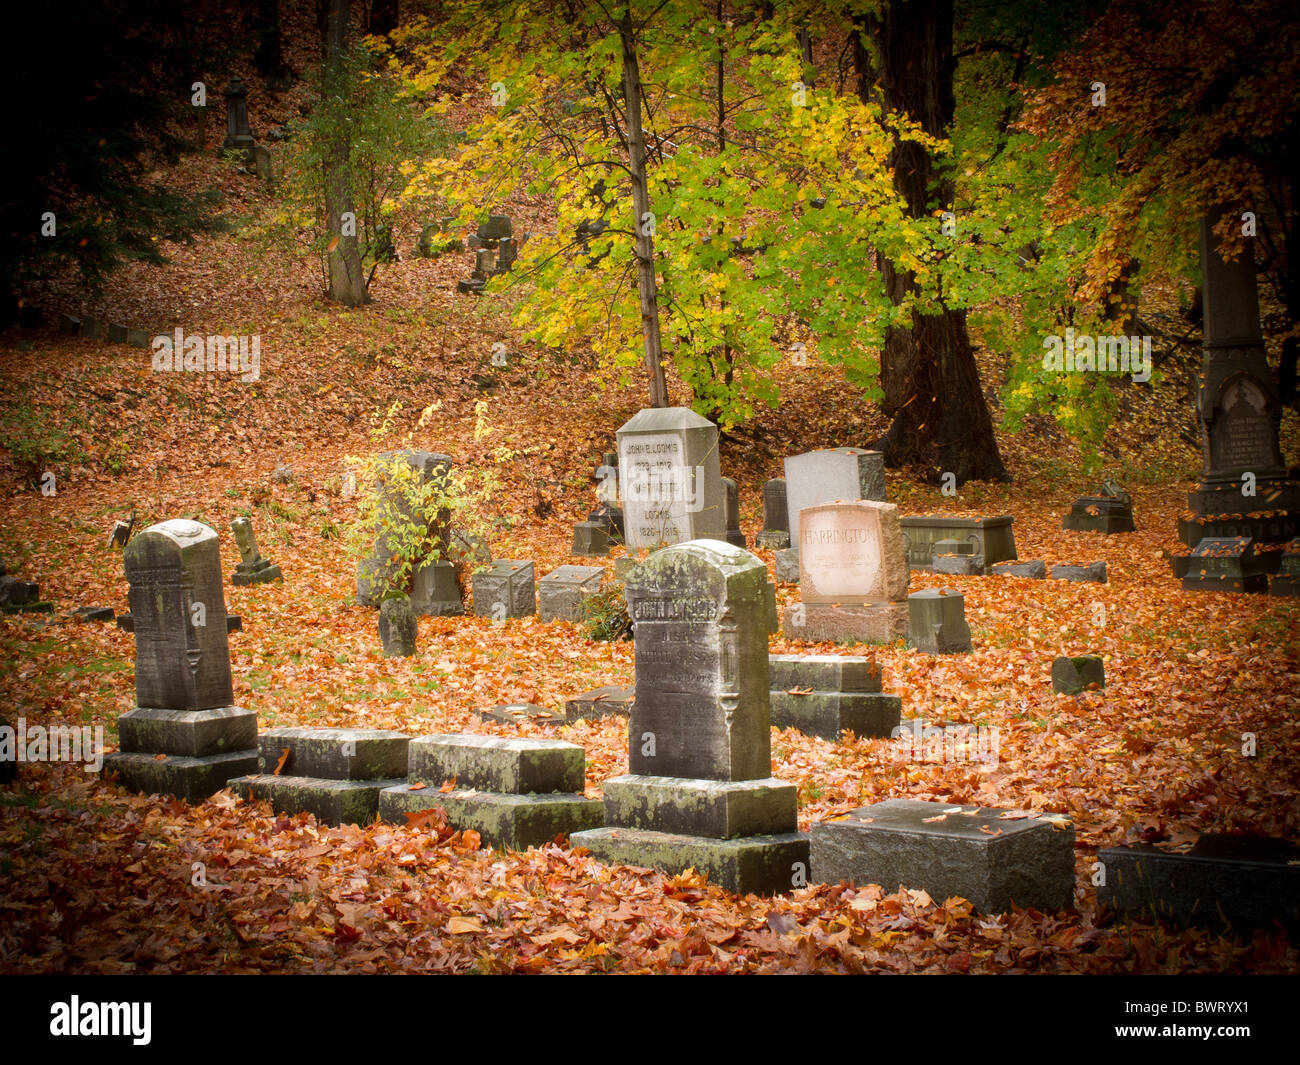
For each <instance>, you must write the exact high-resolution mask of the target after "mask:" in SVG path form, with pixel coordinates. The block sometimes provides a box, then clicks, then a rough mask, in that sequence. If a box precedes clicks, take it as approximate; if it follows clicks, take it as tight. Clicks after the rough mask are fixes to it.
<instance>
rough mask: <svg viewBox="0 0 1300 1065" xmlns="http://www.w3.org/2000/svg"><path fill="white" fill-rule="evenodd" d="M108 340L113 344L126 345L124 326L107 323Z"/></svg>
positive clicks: (116, 323)
mask: <svg viewBox="0 0 1300 1065" xmlns="http://www.w3.org/2000/svg"><path fill="white" fill-rule="evenodd" d="M108 339H109V341H110V343H113V344H125V343H126V326H124V325H122V324H120V323H118V322H109V323H108Z"/></svg>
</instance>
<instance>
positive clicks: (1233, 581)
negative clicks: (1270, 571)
mask: <svg viewBox="0 0 1300 1065" xmlns="http://www.w3.org/2000/svg"><path fill="white" fill-rule="evenodd" d="M1183 591H1185V592H1267V591H1268V575H1267V574H1266V573H1265V572H1264V569H1263V565H1262V563H1261V561H1260V559H1259V558H1258V557H1257V556H1256V554H1255V541H1254V540H1252V539H1251V538H1250V537H1249V536H1207V537H1204V538H1203V539H1201V540H1200V541H1198V542H1197V544H1196V546H1195V547H1194V548H1192V554H1191V557H1190V558H1188V559H1187V568H1186V569H1185V571H1184V572H1183Z"/></svg>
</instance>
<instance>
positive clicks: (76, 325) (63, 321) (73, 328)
mask: <svg viewBox="0 0 1300 1065" xmlns="http://www.w3.org/2000/svg"><path fill="white" fill-rule="evenodd" d="M80 331H81V319H80V318H74V317H72V315H70V314H61V315H59V332H60V333H66V334H68V335H69V336H76V335H77V334H78V333H79V332H80Z"/></svg>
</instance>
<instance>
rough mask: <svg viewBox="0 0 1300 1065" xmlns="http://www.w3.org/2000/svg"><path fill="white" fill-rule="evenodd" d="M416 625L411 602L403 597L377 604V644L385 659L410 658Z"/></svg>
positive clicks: (413, 645) (412, 651) (413, 647)
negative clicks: (381, 648)
mask: <svg viewBox="0 0 1300 1065" xmlns="http://www.w3.org/2000/svg"><path fill="white" fill-rule="evenodd" d="M416 631H417V625H416V620H415V611H413V610H412V609H411V600H410V599H409V598H408V597H407V596H405V595H402V596H395V597H394V598H392V599H385V600H384V601H383V602H382V603H380V604H379V642H380V644H381V645H382V647H383V649H384V657H385V658H410V657H411V655H413V654H415V635H416Z"/></svg>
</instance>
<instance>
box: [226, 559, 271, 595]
mask: <svg viewBox="0 0 1300 1065" xmlns="http://www.w3.org/2000/svg"><path fill="white" fill-rule="evenodd" d="M280 580H284V574H283V573H281V572H280V567H279V566H273V565H271V563H269V562H267V561H266V559H264V558H263V559H260V560H259V561H257V562H255V563H253V565H251V566H246V565H244V563H242V562H241V563H239V564H238V565H237V566H236V567H235V572H234V573H232V574H231V575H230V583H231V584H233V585H235V586H236V587H237V588H243V587H246V586H247V585H250V584H266V583H268V582H270V581H280Z"/></svg>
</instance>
